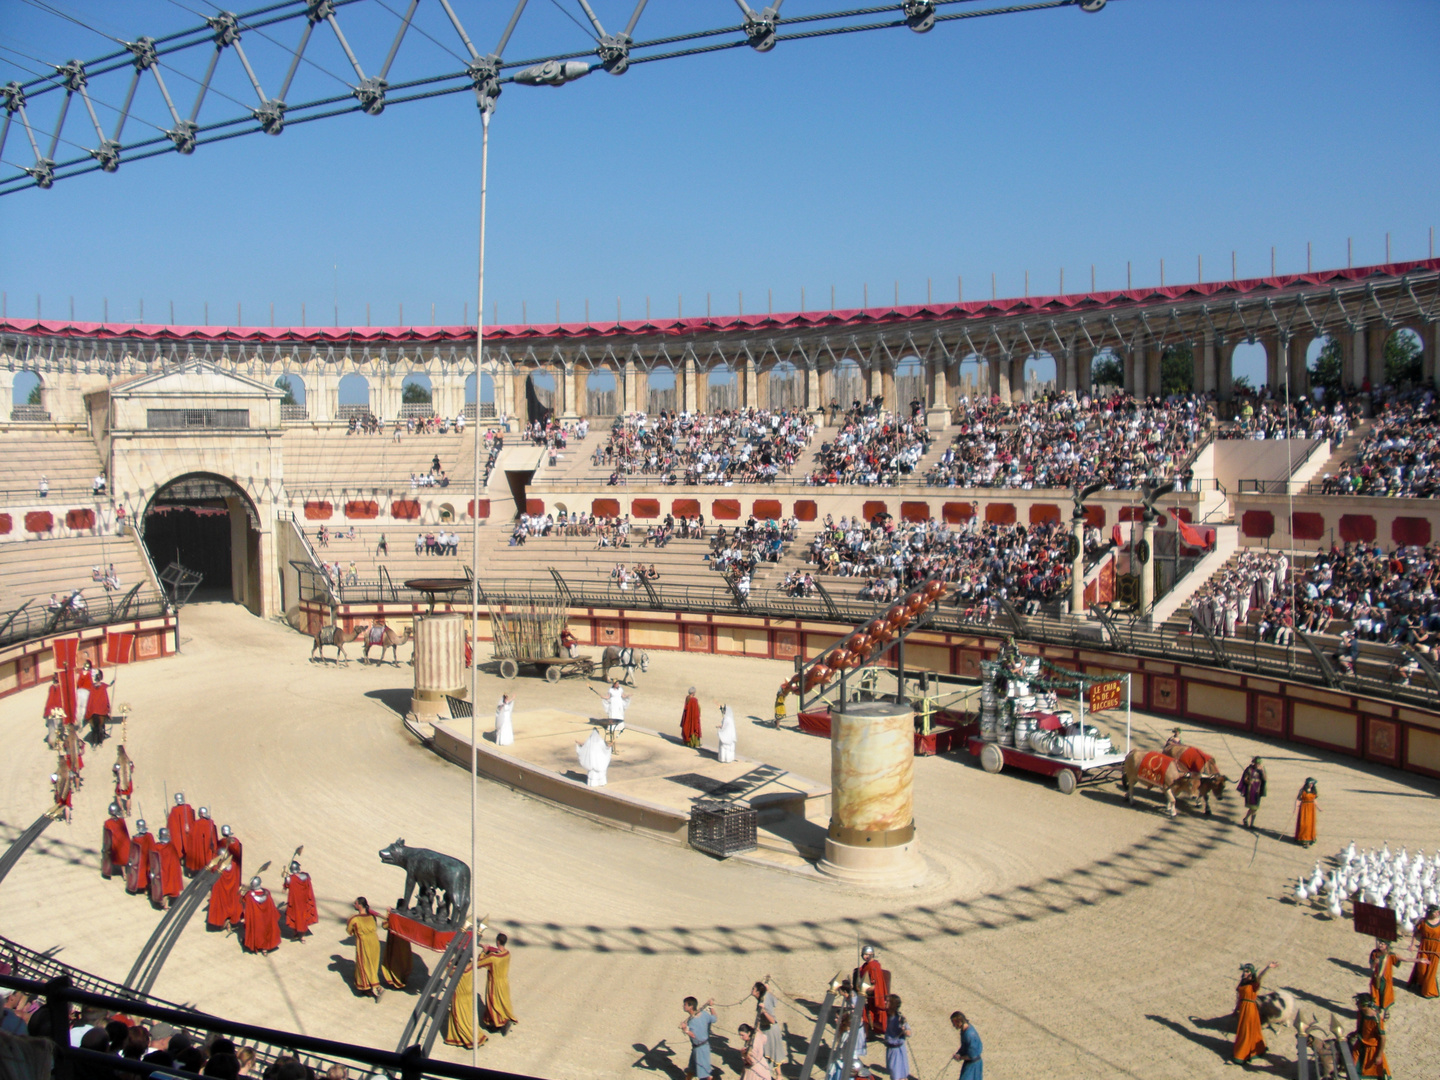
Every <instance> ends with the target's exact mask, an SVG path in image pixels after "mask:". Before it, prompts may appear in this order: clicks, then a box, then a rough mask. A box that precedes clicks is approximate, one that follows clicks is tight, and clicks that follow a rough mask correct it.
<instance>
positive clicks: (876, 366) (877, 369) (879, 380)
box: [861, 360, 885, 400]
mask: <svg viewBox="0 0 1440 1080" xmlns="http://www.w3.org/2000/svg"><path fill="white" fill-rule="evenodd" d="M861 370H862V371H863V372H865V385H866V386H868V387H869V388H870V390H869V396H870V398H871V399H872V400H873V399H874V398H877V397H879V398H883V397H884V396H885V375H884V372H883V371H882V369H881V362H880V361H878V360H871V361H870V363H869V365H868V366H867V365H864V364H862V365H861Z"/></svg>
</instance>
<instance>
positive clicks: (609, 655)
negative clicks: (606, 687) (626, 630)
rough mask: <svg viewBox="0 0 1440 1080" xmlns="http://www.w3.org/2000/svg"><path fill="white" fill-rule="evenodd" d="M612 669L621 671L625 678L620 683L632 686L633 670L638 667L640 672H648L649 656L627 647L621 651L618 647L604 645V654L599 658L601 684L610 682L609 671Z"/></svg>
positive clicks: (646, 653)
mask: <svg viewBox="0 0 1440 1080" xmlns="http://www.w3.org/2000/svg"><path fill="white" fill-rule="evenodd" d="M613 667H618V668H621V669H623V670H624V672H625V676H624V678H623V679H622V681H623V682H627V683H629V684H630V685H631V686H634V685H635V680H634V678H633V677H632V676H634V674H635V668H636V667H639V668H640V670H641V671H642V672H645V671H649V670H650V654H649V653H648V652H641V651H639V650H637V649H633V648H631V647H629V646H628V645H627V646H626V647H625V648H623V649H622V648H621V647H620V646H619V645H606V646H605V651H604V653H602V654H601V656H600V681H601V682H609V681H610V669H611V668H613Z"/></svg>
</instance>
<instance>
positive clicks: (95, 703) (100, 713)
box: [85, 671, 110, 746]
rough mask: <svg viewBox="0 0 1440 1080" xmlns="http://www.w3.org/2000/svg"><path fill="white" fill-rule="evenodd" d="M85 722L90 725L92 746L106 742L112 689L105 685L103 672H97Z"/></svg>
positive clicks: (86, 709)
mask: <svg viewBox="0 0 1440 1080" xmlns="http://www.w3.org/2000/svg"><path fill="white" fill-rule="evenodd" d="M85 721H86V722H88V723H89V725H90V743H91V745H92V746H99V745H100V744H101V743H102V742H104V741H105V725H106V724H107V723H109V722H110V688H109V687H108V686H106V685H105V673H104V672H103V671H96V672H95V685H94V686H93V687H91V689H90V700H89V702H88V703H87V704H86V705H85Z"/></svg>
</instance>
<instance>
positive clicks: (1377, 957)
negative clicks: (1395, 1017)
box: [1370, 941, 1400, 1009]
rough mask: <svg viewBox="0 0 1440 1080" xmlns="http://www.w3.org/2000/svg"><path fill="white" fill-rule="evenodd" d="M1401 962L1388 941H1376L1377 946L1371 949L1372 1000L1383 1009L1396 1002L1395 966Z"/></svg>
mask: <svg viewBox="0 0 1440 1080" xmlns="http://www.w3.org/2000/svg"><path fill="white" fill-rule="evenodd" d="M1399 963H1400V958H1399V957H1398V956H1396V955H1395V954H1394V953H1393V952H1391V951H1390V943H1389V942H1388V941H1376V942H1375V948H1373V949H1371V950H1370V1000H1371V1001H1374V1002H1376V1003H1377V1004H1378V1005H1379V1006H1380V1008H1382V1009H1388V1008H1390V1006H1391V1005H1394V1004H1395V968H1396V967H1397V966H1398V965H1399Z"/></svg>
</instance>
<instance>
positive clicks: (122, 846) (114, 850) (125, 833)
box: [100, 802, 130, 881]
mask: <svg viewBox="0 0 1440 1080" xmlns="http://www.w3.org/2000/svg"><path fill="white" fill-rule="evenodd" d="M129 861H130V829H129V828H128V827H127V826H126V824H125V815H124V814H123V813H121V811H120V804H119V803H115V802H112V803H111V804H110V817H109V820H107V821H106V822H105V831H104V833H103V834H102V835H101V837H100V876H101V877H103V878H104V879H105V880H106V881H109V880H110V878H112V877H113V876H114V875H115V871H116V869H117V868H118V869H120V871H121V872H122V873H123V872H124V868H125V865H126V864H127V863H129Z"/></svg>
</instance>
